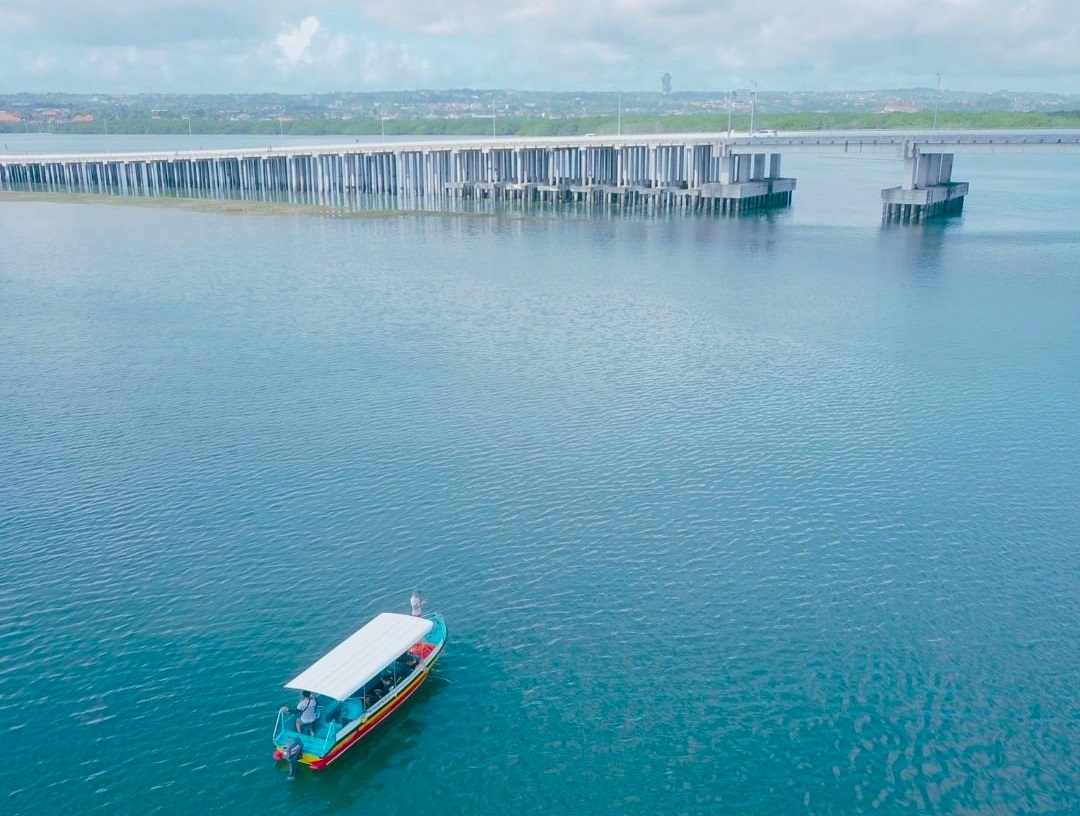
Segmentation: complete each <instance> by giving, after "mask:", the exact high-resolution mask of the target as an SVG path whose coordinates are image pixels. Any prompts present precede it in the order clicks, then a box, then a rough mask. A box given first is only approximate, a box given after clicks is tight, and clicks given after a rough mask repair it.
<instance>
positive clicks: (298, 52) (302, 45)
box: [275, 17, 319, 68]
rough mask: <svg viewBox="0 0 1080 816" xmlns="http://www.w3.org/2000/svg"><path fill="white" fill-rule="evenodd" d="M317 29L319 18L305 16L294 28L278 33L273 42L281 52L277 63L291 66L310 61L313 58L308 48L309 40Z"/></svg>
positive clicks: (309, 45) (313, 36)
mask: <svg viewBox="0 0 1080 816" xmlns="http://www.w3.org/2000/svg"><path fill="white" fill-rule="evenodd" d="M318 31H319V18H318V17H305V18H304V19H303V20H301V21H300V24H299V25H297V26H296V27H295V28H290V29H287V30H286V31H283V32H282V33H281V34H278V36H277V38H276V39H275V42H276V43H277V44H278V48H280V49H281V54H282V57H281V60H280V61H279V64H284V65H285V66H286V67H290V68H292V67H295V66H297V65H299V64H300V63H301V62H305V63H311V62H312V61H313V60H312V57H311V54H310V53H309V52H308V49H309V48H310V47H311V41H312V40H313V39H314V38H315V34H316V33H318Z"/></svg>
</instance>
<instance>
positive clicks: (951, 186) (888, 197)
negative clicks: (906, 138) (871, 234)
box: [881, 142, 968, 224]
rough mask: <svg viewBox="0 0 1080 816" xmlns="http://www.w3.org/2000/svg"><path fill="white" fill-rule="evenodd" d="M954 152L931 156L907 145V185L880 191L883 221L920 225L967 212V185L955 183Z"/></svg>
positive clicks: (905, 155)
mask: <svg viewBox="0 0 1080 816" xmlns="http://www.w3.org/2000/svg"><path fill="white" fill-rule="evenodd" d="M952 165H953V154H952V153H929V152H923V151H921V150H920V149H919V148H918V146H916V145H914V144H912V143H911V142H907V143H905V145H904V183H903V184H902V185H900V186H899V187H886V188H885V189H884V190H882V191H881V201H882V206H881V220H882V221H884V222H885V223H903V224H921V223H923V222H925V221H926V220H927V219H928V218H936V217H939V216H945V215H958V214H959V213H961V212H962V211H963V209H964V198H965V197H966V196H967V194H968V185H967V182H963V181H953V180H952Z"/></svg>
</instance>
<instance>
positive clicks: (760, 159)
mask: <svg viewBox="0 0 1080 816" xmlns="http://www.w3.org/2000/svg"><path fill="white" fill-rule="evenodd" d="M780 159H781V155H780V154H779V153H773V152H771V151H768V152H764V153H734V152H732V151H730V150H727V151H726V152H725V153H724V154H722V155H721V157H720V164H719V169H720V172H719V178H717V180H716V181H708V182H705V183H702V184H701V185H700V190H701V198H702V201H703V203H704V204H705V206H706V207H708V208H710V209H719V211H720V212H723V213H738V212H744V211H746V210H756V209H764V208H773V207H787V206H790V205H791V194H792V192H793V191H794V190H795V179H793V178H783V177H782V176H781V175H780Z"/></svg>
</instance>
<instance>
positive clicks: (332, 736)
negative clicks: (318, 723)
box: [322, 720, 341, 754]
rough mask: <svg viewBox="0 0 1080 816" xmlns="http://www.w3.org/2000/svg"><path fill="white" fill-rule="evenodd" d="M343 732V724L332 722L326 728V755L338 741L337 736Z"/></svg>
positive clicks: (323, 748)
mask: <svg viewBox="0 0 1080 816" xmlns="http://www.w3.org/2000/svg"><path fill="white" fill-rule="evenodd" d="M340 730H341V724H340V723H338V722H335V721H334V720H331V721H330V722H329V723H328V724H327V726H326V739H324V740H323V747H322V752H323V753H324V754H325V753H326V752H327V751H329V750H330V748H331V746H333V744H334V742H335V741H336V740H337V734H338V732H339V731H340Z"/></svg>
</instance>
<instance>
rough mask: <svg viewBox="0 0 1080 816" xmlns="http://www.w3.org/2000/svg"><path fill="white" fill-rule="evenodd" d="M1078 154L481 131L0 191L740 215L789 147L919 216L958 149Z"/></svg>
mask: <svg viewBox="0 0 1080 816" xmlns="http://www.w3.org/2000/svg"><path fill="white" fill-rule="evenodd" d="M1061 151H1070V152H1080V130H1027V131H1015V130H1014V131H926V132H907V133H903V132H889V131H849V132H842V131H828V132H816V133H800V134H790V135H759V134H754V135H738V134H723V133H719V134H718V133H706V134H702V133H695V134H655V135H625V136H593V135H589V136H582V137H552V138H484V139H480V138H477V139H465V140H454V141H449V140H439V141H394V142H369V143H359V142H358V143H356V144H333V145H326V146H322V147H313V146H290V147H277V148H271V147H267V148H257V149H228V150H184V151H161V152H152V153H127V154H121V153H101V154H93V155H90V154H87V155H82V154H58V155H22V156H3V157H0V190H26V189H30V190H47V191H56V192H91V193H120V194H123V195H170V194H173V195H202V194H211V195H220V196H239V197H255V196H259V195H265V194H270V193H273V192H282V191H288V192H293V193H323V194H332V195H334V196H339V195H346V194H348V195H352V194H376V195H392V196H398V197H401V198H402V199H404V202H405V203H408V201H410V200H418V199H457V198H477V197H486V198H501V199H506V200H519V201H520V200H536V199H541V200H550V201H568V200H578V201H581V200H584V201H589V202H593V203H618V204H621V205H623V206H627V207H633V206H637V205H648V206H654V207H656V208H679V209H709V210H713V211H717V212H723V213H739V212H744V211H747V210H751V209H758V208H762V207H784V206H788V205H790V203H791V196H792V193H793V192H794V190H795V184H796V180H795V179H794V178H786V177H784V176H783V175H782V174H781V159H782V156H783V155H784V154H793V153H812V154H816V155H828V154H844V155H854V156H860V155H864V156H895V157H896V158H897V159H899V160H902V161H903V168H904V169H903V173H902V175H901V179H900V181H901V183H900V184H899V185H897V186H894V187H887V188H885V189H883V190H882V193H881V195H882V204H883V208H882V217H883V219H885V220H887V221H902V222H910V223H920V222H922V221H924V220H925V219H927V218H930V217H934V216H938V215H945V214H950V213H956V212H960V211H961V209H962V208H963V204H964V198H965V197H966V196H967V194H968V185H967V184H966V183H965V182H958V181H954V180H953V179H952V167H953V157H954V156H955V155H956V154H957V153H1048V152H1061Z"/></svg>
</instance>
